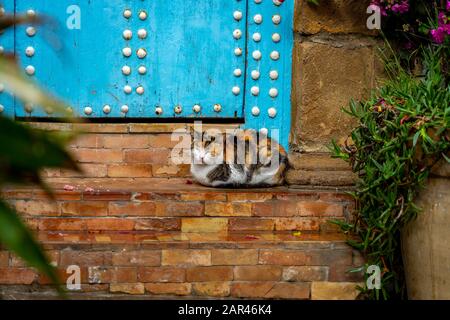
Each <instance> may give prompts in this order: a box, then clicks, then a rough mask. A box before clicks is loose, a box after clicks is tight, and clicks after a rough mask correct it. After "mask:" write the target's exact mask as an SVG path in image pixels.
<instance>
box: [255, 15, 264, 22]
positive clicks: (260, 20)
mask: <svg viewBox="0 0 450 320" xmlns="http://www.w3.org/2000/svg"><path fill="white" fill-rule="evenodd" d="M253 21H255V23H256V24H260V23H262V21H263V17H262V15H260V14H256V15H255V16H254V17H253Z"/></svg>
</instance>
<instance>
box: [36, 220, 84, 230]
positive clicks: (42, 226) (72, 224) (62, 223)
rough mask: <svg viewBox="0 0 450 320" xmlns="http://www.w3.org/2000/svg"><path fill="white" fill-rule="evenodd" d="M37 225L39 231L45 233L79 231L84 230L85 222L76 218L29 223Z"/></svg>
mask: <svg viewBox="0 0 450 320" xmlns="http://www.w3.org/2000/svg"><path fill="white" fill-rule="evenodd" d="M30 222H31V223H33V224H37V225H38V228H39V230H47V231H81V230H85V229H86V221H85V220H83V219H76V218H47V219H37V220H35V221H30Z"/></svg>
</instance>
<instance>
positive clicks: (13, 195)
mask: <svg viewBox="0 0 450 320" xmlns="http://www.w3.org/2000/svg"><path fill="white" fill-rule="evenodd" d="M2 198H3V199H13V200H18V199H24V200H28V199H31V198H33V190H31V189H30V190H15V189H14V190H3V191H2Z"/></svg>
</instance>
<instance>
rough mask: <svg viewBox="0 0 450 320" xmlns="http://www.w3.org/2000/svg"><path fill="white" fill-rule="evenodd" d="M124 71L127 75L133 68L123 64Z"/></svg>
mask: <svg viewBox="0 0 450 320" xmlns="http://www.w3.org/2000/svg"><path fill="white" fill-rule="evenodd" d="M122 73H123V74H124V75H125V76H129V75H130V74H131V68H130V67H129V66H123V67H122Z"/></svg>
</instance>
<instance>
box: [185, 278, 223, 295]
mask: <svg viewBox="0 0 450 320" xmlns="http://www.w3.org/2000/svg"><path fill="white" fill-rule="evenodd" d="M192 291H193V293H194V294H195V295H197V296H206V297H228V296H229V295H230V292H231V288H230V282H221V281H213V282H199V283H193V284H192Z"/></svg>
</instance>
